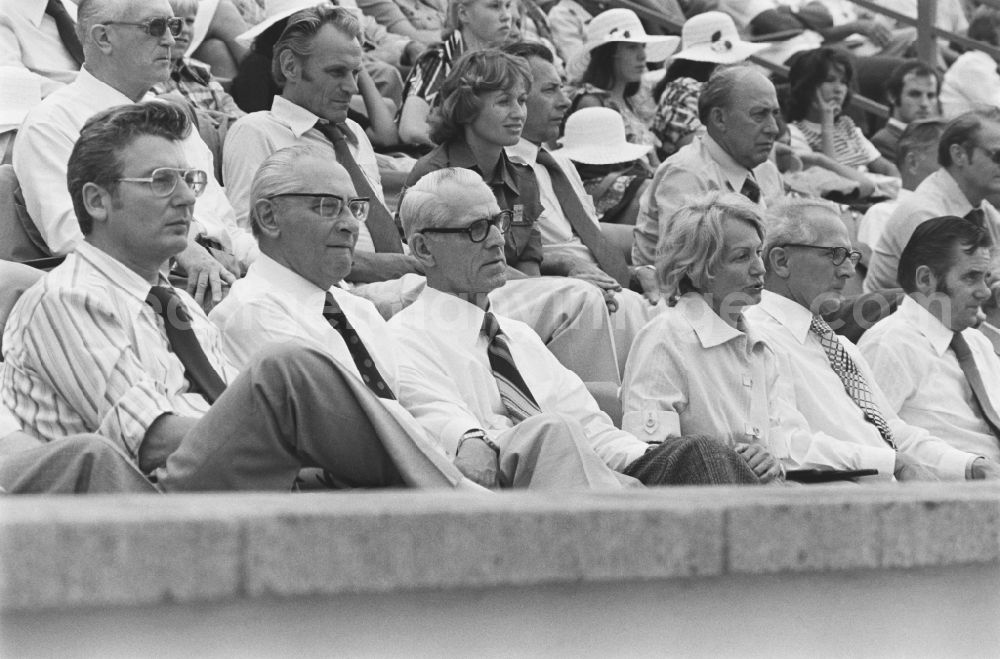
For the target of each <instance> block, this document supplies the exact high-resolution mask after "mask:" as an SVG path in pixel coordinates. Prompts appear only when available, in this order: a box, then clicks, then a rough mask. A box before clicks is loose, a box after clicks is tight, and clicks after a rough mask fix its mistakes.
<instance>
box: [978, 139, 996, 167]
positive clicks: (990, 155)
mask: <svg viewBox="0 0 1000 659" xmlns="http://www.w3.org/2000/svg"><path fill="white" fill-rule="evenodd" d="M976 148H977V149H979V150H980V151H982V152H983V153H985V154H986V157H987V158H988V159H989V160H992V161H993V163H994V164H996V165H1000V149H996V150H994V151H990V150H989V149H987V148H986V147H983V146H979V145H978V144H977V145H976Z"/></svg>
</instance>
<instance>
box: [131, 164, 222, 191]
mask: <svg viewBox="0 0 1000 659" xmlns="http://www.w3.org/2000/svg"><path fill="white" fill-rule="evenodd" d="M115 180H116V181H122V182H124V183H146V184H148V185H149V189H150V190H152V191H153V194H155V195H156V196H157V197H166V196H167V195H169V194H171V193H172V192H173V191H174V190H176V189H177V182H178V181H181V180H183V181H184V184H185V185H187V186H188V187H189V188H191V192H193V193H194V196H195V197H197V196H199V195H201V193H202V192H204V191H205V186H206V185H208V174H206V173H205V172H204V171H202V170H200V169H174V168H173V167H158V168H157V169H154V170H153V172H152V173H151V174H150V175H149V176H147V177H146V178H118V179H115Z"/></svg>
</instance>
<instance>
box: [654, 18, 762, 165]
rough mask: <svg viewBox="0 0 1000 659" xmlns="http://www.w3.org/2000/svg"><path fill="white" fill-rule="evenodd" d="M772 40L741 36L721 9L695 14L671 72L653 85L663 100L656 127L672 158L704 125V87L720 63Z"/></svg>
mask: <svg viewBox="0 0 1000 659" xmlns="http://www.w3.org/2000/svg"><path fill="white" fill-rule="evenodd" d="M770 45H771V44H769V43H750V42H748V41H743V40H742V39H740V35H739V33H738V32H737V31H736V24H735V23H734V22H733V19H732V18H731V17H730V16H729V15H728V14H724V13H722V12H721V11H707V12H705V13H704V14H698V15H697V16H692V17H691V18H689V19H688V20H687V21H685V22H684V27H683V28H682V29H681V50H680V52H678V53H675V54H674V56H673V57H671V58H670V65H669V66H668V67H667V73H666V75H664V76H663V79H662V80H660V82H658V83H657V84H656V86H655V87H654V88H653V98H654V99H656V100H657V106H656V116H655V117H654V119H653V124H652V126H653V132H654V133H655V134H656V136H657V137H658V138H660V141H661V142H662V143H663V146H662V147H661V152H660V155H661V156H662V157H667V156H669V155H670V154H672V153H674V152H675V151H677V149H679V148H680V147H682V146H684V145H685V144H687V143H688V142H690V141H691V138H692V137H694V135H695V134H696V133H697V132H698V131H699V130H701V129H702V125H701V121H700V120H699V119H698V96H699V95H700V94H701V88H702V86H703V85H704V84H705V81H707V80H708V77H709V76H710V75H712V72H713V71H715V69H716V68H718V67H719V66H720V65H725V64H736V63H738V62H743V61H745V60H746V59H747V58H748V57H750V56H751V55H753V54H754V53H757V52H759V51H761V50H763V49H765V48H767V47H768V46H770Z"/></svg>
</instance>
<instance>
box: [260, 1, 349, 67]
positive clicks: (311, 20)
mask: <svg viewBox="0 0 1000 659" xmlns="http://www.w3.org/2000/svg"><path fill="white" fill-rule="evenodd" d="M324 25H333V26H334V27H336V28H337V29H338V30H340V31H341V32H343V33H344V34H346V35H347V36H349V37H351V38H352V39H358V40H359V41H360V39H361V24H360V23H359V22H358V19H357V17H356V16H355V15H354V13H353V12H351V11H350V10H349V9H345V8H344V7H336V6H334V5H333V4H331V3H329V2H321V3H319V4H317V5H316V6H315V7H310V8H308V9H303V10H302V11H297V12H295V13H294V14H292V15H291V16H289V17H288V24H287V25H286V26H285V29H284V30H283V31H282V33H281V36H280V37H278V41H277V42H275V44H274V55H273V56H272V58H271V75H273V76H274V80H275V82H277V83H278V84H279V85H284V84H285V82H287V79H286V78H285V74H284V73H282V72H281V53H283V52H284V51H286V50H290V51H291V52H292V53H293V54H294V55H295V56H296V57H298V58H299V59H303V58H305V57H308V56H309V55H310V54H311V53H312V50H313V39H314V38H315V36H316V34H317V33H318V32H319V31H320V30H321V29H322V28H323V26H324Z"/></svg>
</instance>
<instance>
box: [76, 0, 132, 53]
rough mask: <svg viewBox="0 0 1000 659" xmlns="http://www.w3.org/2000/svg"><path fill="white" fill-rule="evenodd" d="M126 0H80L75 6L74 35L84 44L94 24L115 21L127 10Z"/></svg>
mask: <svg viewBox="0 0 1000 659" xmlns="http://www.w3.org/2000/svg"><path fill="white" fill-rule="evenodd" d="M128 6H129V3H128V0H80V4H79V5H78V6H77V8H76V36H77V38H78V39H80V43H81V44H83V45H84V46H86V45H87V41H88V40H89V39H90V31H91V29H93V27H94V26H95V25H100V24H101V23H107V22H108V21H117V20H119V19H121V18H123V17H124V16H125V13H126V12H127V11H128Z"/></svg>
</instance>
